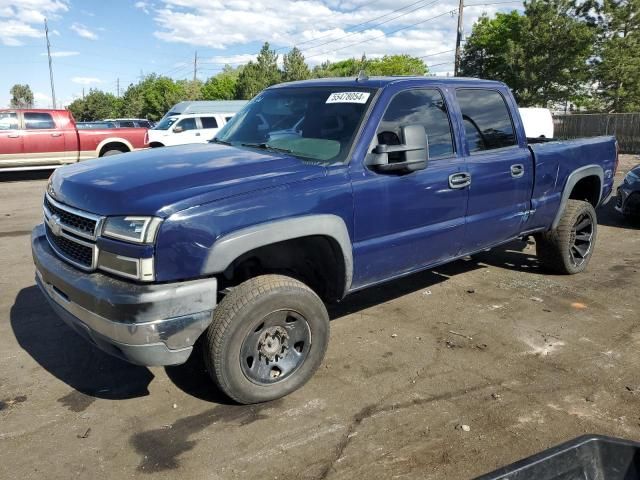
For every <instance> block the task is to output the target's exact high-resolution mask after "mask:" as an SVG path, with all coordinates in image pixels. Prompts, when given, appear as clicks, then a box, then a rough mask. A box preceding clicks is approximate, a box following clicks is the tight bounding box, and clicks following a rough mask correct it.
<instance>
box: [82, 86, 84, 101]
mask: <svg viewBox="0 0 640 480" xmlns="http://www.w3.org/2000/svg"><path fill="white" fill-rule="evenodd" d="M82 99H83V100H84V87H82Z"/></svg>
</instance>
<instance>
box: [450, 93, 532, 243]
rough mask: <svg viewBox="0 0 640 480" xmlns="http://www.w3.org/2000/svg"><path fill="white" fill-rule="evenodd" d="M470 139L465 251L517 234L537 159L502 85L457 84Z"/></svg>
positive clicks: (468, 145) (529, 196) (507, 238)
mask: <svg viewBox="0 0 640 480" xmlns="http://www.w3.org/2000/svg"><path fill="white" fill-rule="evenodd" d="M456 97H457V99H458V105H459V107H460V112H461V118H462V121H463V124H464V132H465V137H466V145H467V149H468V152H467V157H466V167H467V173H468V174H469V181H470V185H469V207H468V208H467V218H466V229H465V252H473V251H477V250H481V249H482V248H485V247H490V246H492V245H495V244H498V243H501V242H504V241H505V240H509V239H511V238H514V237H516V236H517V235H518V234H519V233H520V231H521V227H522V222H523V216H525V215H526V214H527V212H528V211H529V208H530V206H529V202H530V200H531V186H532V182H533V166H532V165H533V159H532V157H531V152H530V151H529V149H528V148H527V145H526V142H525V141H524V139H520V141H519V139H518V136H517V135H516V129H515V127H514V122H513V120H512V118H511V114H510V111H509V107H508V103H507V101H506V100H505V97H504V96H503V94H502V93H501V92H499V91H498V90H489V89H479V88H461V89H458V90H456Z"/></svg>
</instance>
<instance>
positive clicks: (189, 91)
mask: <svg viewBox="0 0 640 480" xmlns="http://www.w3.org/2000/svg"><path fill="white" fill-rule="evenodd" d="M177 83H178V85H180V86H181V87H182V88H183V89H184V99H185V100H202V99H203V98H202V86H203V83H202V81H201V80H198V79H196V80H179V81H178V82H177Z"/></svg>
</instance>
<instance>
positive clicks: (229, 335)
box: [203, 275, 329, 404]
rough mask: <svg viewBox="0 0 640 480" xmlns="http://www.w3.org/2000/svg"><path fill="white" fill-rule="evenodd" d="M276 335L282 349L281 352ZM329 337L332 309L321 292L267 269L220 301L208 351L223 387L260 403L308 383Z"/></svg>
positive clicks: (237, 398) (205, 344) (206, 342)
mask: <svg viewBox="0 0 640 480" xmlns="http://www.w3.org/2000/svg"><path fill="white" fill-rule="evenodd" d="M272 341H273V344H274V345H275V346H273V348H275V349H276V350H277V351H278V352H280V353H278V354H276V355H275V357H273V356H272V355H273V354H274V351H273V350H272V349H271V348H272ZM328 341H329V315H328V314H327V309H326V307H325V305H324V303H323V302H322V300H321V299H320V298H319V297H318V295H316V294H315V293H314V292H313V291H312V290H311V289H310V288H309V287H307V286H306V285H305V284H304V283H302V282H299V281H298V280H294V279H293V278H290V277H286V276H282V275H263V276H259V277H255V278H252V279H250V280H247V281H246V282H244V283H242V284H240V285H238V286H237V287H235V288H233V289H232V290H231V292H229V293H228V294H227V295H226V296H225V297H224V299H223V300H222V301H221V302H220V304H219V305H218V306H217V308H216V309H215V310H214V314H213V320H212V322H211V325H210V326H209V328H208V329H207V331H206V332H205V335H204V341H203V354H204V361H205V365H206V367H207V370H208V372H209V375H210V376H211V378H212V379H213V381H214V382H215V383H216V385H217V386H218V388H220V390H222V391H223V392H224V393H225V394H226V395H228V396H229V397H230V398H232V399H233V400H235V401H236V402H238V403H243V404H250V403H260V402H267V401H270V400H275V399H277V398H280V397H284V396H285V395H288V394H289V393H291V392H293V391H294V390H297V389H298V388H300V387H302V386H303V385H304V384H305V383H306V382H307V381H308V380H309V379H310V378H311V377H312V376H313V374H314V373H315V371H316V370H317V369H318V367H319V366H320V363H321V362H322V359H323V358H324V354H325V352H326V349H327V344H328ZM252 352H253V353H252ZM265 352H266V353H265ZM270 356H271V358H270ZM280 376H282V378H279V377H280Z"/></svg>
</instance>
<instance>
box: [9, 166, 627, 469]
mask: <svg viewBox="0 0 640 480" xmlns="http://www.w3.org/2000/svg"><path fill="white" fill-rule="evenodd" d="M635 163H638V159H637V158H635V157H632V156H623V158H622V162H621V166H620V169H619V173H618V176H617V182H620V181H621V178H622V175H623V174H624V173H625V172H626V171H628V170H629V169H630V168H631V166H632V165H634V164H635ZM45 178H46V174H44V175H43V174H29V175H22V176H15V175H12V176H9V175H6V174H5V175H4V178H3V179H2V180H0V205H1V207H0V271H1V272H2V276H1V277H0V478H2V479H13V478H19V479H22V480H27V479H31V478H47V479H68V478H75V477H82V478H91V479H96V480H97V479H106V478H132V477H138V476H140V477H144V476H145V475H148V474H153V475H154V478H155V477H158V478H178V477H181V478H189V479H254V478H255V479H258V478H259V479H261V480H263V479H276V478H277V479H323V478H332V479H354V478H367V479H378V478H380V479H388V478H403V479H404V478H407V479H409V478H415V479H418V478H419V479H436V478H437V479H444V478H449V479H450V478H456V479H464V478H473V477H475V476H477V475H480V474H482V473H486V472H488V471H491V470H493V469H495V468H497V467H499V466H502V465H505V464H508V463H511V462H513V461H515V460H518V459H520V458H522V457H524V456H527V455H530V454H533V453H535V452H537V451H540V450H542V449H545V448H548V447H550V446H553V445H555V444H557V443H560V442H563V441H566V440H569V439H571V438H573V437H576V436H578V435H581V434H584V433H600V434H606V435H614V436H620V437H625V438H628V439H633V440H640V373H639V372H640V356H639V355H638V350H639V349H640V322H639V321H638V318H639V315H638V311H639V310H638V309H639V307H638V296H639V292H640V275H639V274H638V269H639V268H640V222H638V223H627V222H624V221H623V220H622V219H621V218H620V216H619V215H618V214H617V213H616V212H615V211H614V210H613V202H612V201H610V202H609V203H607V204H606V205H605V206H603V207H602V208H601V209H600V210H599V212H598V215H599V223H600V225H599V237H598V244H597V246H596V249H595V254H594V257H593V259H592V261H591V264H590V266H589V269H588V270H587V272H585V273H583V274H581V275H576V276H554V275H548V274H545V273H544V272H542V271H540V269H539V267H538V264H537V261H536V258H535V245H534V244H533V243H532V242H530V243H527V242H515V243H512V244H509V245H507V246H505V247H502V248H498V249H494V250H492V251H491V252H487V253H483V254H481V255H476V256H474V257H472V258H470V259H466V260H461V261H457V262H455V263H452V264H449V265H446V266H443V267H440V268H437V269H435V270H432V271H428V272H424V273H420V274H417V275H413V276H411V277H408V278H405V279H403V280H400V281H395V282H392V283H389V284H386V285H384V286H380V287H376V288H372V289H369V290H367V291H363V292H360V293H357V294H354V295H353V296H351V297H348V298H347V299H346V300H345V301H344V302H343V303H341V304H340V305H338V306H335V307H333V308H332V309H331V316H332V319H333V321H332V324H331V327H332V332H331V343H330V346H329V351H328V354H327V357H326V359H325V361H324V364H323V365H322V367H321V369H320V370H319V371H318V373H317V374H316V375H315V377H314V378H313V379H312V380H311V381H310V382H309V383H308V384H307V386H305V387H304V388H303V389H302V390H300V391H298V392H296V393H294V394H292V395H290V396H289V397H287V398H284V399H282V400H279V401H276V402H272V403H269V404H264V405H257V406H248V407H245V406H237V405H232V404H229V403H228V402H227V401H226V400H225V399H224V398H223V397H221V396H220V394H219V393H217V392H216V391H215V390H214V389H213V387H212V386H211V384H210V383H209V381H208V379H207V377H206V376H205V374H204V373H203V371H202V367H201V365H200V364H199V363H197V362H190V363H189V364H187V365H185V366H181V367H173V368H167V369H163V368H149V369H147V368H143V367H137V366H132V365H128V364H126V363H123V362H121V361H119V360H116V359H113V358H110V357H108V356H107V355H105V354H103V353H101V352H100V351H98V350H96V349H94V348H93V347H92V346H90V345H88V344H87V343H85V342H84V340H82V339H81V338H79V337H78V336H77V335H76V334H75V333H73V332H72V331H71V330H70V329H69V328H67V327H66V326H65V325H64V324H63V323H62V322H61V321H60V320H58V319H57V318H56V317H55V316H54V315H53V314H52V312H51V310H50V309H49V307H48V306H47V305H46V303H45V300H44V298H43V296H42V295H41V294H40V293H39V291H38V290H37V288H36V287H35V285H34V280H33V275H34V270H33V264H32V261H31V253H30V248H29V233H30V230H31V228H32V227H33V225H35V224H36V223H38V222H39V220H40V217H41V211H40V203H41V195H42V193H43V191H44V186H45ZM462 425H466V426H468V427H469V428H464V429H463V428H462V427H461V426H462Z"/></svg>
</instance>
